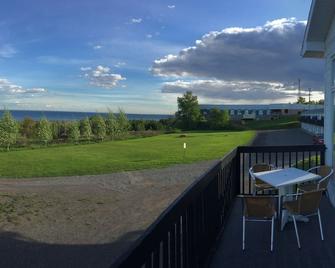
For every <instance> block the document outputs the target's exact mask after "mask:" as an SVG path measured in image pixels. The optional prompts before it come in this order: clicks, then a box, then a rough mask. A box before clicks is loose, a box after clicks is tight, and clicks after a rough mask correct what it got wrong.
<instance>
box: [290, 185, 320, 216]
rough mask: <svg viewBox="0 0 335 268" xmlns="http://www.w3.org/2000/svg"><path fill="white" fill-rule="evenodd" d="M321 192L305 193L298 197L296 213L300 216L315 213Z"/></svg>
mask: <svg viewBox="0 0 335 268" xmlns="http://www.w3.org/2000/svg"><path fill="white" fill-rule="evenodd" d="M322 192H323V190H322V189H320V190H316V191H310V192H305V193H303V194H300V195H298V199H297V202H298V207H297V209H298V210H297V211H296V213H298V214H301V215H308V214H313V213H315V212H316V211H317V210H318V208H319V206H320V201H321V197H322Z"/></svg>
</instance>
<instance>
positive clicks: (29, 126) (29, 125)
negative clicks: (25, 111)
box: [20, 117, 36, 139]
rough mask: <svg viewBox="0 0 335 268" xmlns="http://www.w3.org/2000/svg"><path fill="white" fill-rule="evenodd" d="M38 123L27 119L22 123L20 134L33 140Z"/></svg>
mask: <svg viewBox="0 0 335 268" xmlns="http://www.w3.org/2000/svg"><path fill="white" fill-rule="evenodd" d="M35 128H36V122H35V121H34V120H33V119H31V118H30V117H25V118H24V119H23V121H22V122H21V127H20V133H21V135H22V136H24V137H26V138H28V139H31V138H32V137H33V136H34V131H35Z"/></svg>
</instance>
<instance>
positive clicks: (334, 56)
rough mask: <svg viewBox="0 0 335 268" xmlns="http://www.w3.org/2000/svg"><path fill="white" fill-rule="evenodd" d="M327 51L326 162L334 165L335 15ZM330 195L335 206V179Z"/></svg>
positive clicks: (327, 41)
mask: <svg viewBox="0 0 335 268" xmlns="http://www.w3.org/2000/svg"><path fill="white" fill-rule="evenodd" d="M325 46H326V53H325V60H326V62H325V64H326V73H325V107H324V109H325V112H324V139H325V145H326V147H327V150H326V164H327V165H330V166H334V165H333V160H334V157H333V149H334V146H333V135H334V126H333V122H334V96H333V95H334V94H333V90H334V85H333V74H332V72H333V66H332V65H333V63H332V62H333V60H335V17H334V19H333V21H332V25H331V27H330V30H329V33H328V36H327V39H326V44H325ZM328 192H329V197H330V200H331V202H332V204H333V205H334V206H335V181H334V179H333V180H331V182H330V184H329V187H328Z"/></svg>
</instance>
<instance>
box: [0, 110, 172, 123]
mask: <svg viewBox="0 0 335 268" xmlns="http://www.w3.org/2000/svg"><path fill="white" fill-rule="evenodd" d="M10 112H11V114H12V115H13V117H14V118H15V119H16V120H18V121H21V120H23V119H24V118H25V117H30V118H32V119H34V120H39V119H41V117H43V116H45V117H46V118H47V119H48V120H49V121H72V120H80V119H84V118H86V117H90V116H93V115H96V114H100V115H102V116H107V113H98V112H95V113H94V112H63V111H30V110H10ZM2 114H3V110H0V116H2ZM127 117H128V119H129V120H155V121H159V120H160V119H168V118H171V117H173V115H169V114H127Z"/></svg>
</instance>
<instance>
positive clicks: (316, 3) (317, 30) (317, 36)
mask: <svg viewBox="0 0 335 268" xmlns="http://www.w3.org/2000/svg"><path fill="white" fill-rule="evenodd" d="M334 14H335V1H334V0H313V1H312V4H311V8H310V11H309V16H308V21H307V25H306V30H305V36H304V41H303V45H302V50H301V54H302V56H303V57H306V58H323V57H324V53H325V41H326V38H327V35H328V32H329V28H330V26H331V23H332V20H333V18H334Z"/></svg>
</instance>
